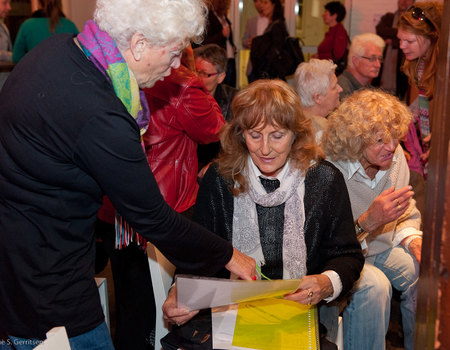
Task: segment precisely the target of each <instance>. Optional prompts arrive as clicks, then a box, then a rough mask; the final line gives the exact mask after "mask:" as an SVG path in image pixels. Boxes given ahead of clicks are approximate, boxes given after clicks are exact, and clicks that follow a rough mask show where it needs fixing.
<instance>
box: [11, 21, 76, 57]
mask: <svg viewBox="0 0 450 350" xmlns="http://www.w3.org/2000/svg"><path fill="white" fill-rule="evenodd" d="M60 33H72V34H78V29H77V27H76V26H75V24H74V23H73V22H72V21H71V20H69V19H67V18H64V17H61V18H60V19H59V23H58V24H57V25H56V29H55V34H60ZM51 36H52V34H51V33H50V21H49V19H48V18H30V19H27V20H26V21H25V22H23V23H22V25H21V26H20V29H19V33H18V34H17V38H16V42H15V43H14V51H13V56H12V59H13V61H14V62H19V61H20V60H21V59H22V57H23V56H25V54H26V53H27V52H29V51H31V49H33V48H34V47H35V46H37V45H38V44H39V43H40V42H41V41H44V40H45V39H47V38H49V37H51Z"/></svg>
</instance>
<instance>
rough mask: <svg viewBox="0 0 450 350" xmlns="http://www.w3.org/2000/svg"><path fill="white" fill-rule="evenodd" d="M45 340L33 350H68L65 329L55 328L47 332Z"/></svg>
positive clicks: (68, 345)
mask: <svg viewBox="0 0 450 350" xmlns="http://www.w3.org/2000/svg"><path fill="white" fill-rule="evenodd" d="M46 335H47V339H46V340H44V341H43V342H42V343H41V344H39V345H38V346H37V347H35V348H34V349H33V350H70V344H69V338H68V337H67V332H66V328H65V327H55V328H52V329H50V331H48V332H47V334H46Z"/></svg>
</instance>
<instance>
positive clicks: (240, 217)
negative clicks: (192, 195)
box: [163, 79, 364, 348]
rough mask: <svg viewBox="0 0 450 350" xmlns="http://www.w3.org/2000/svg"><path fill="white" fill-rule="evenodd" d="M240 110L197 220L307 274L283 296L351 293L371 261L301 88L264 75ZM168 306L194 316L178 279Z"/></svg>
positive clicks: (201, 196)
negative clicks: (183, 304)
mask: <svg viewBox="0 0 450 350" xmlns="http://www.w3.org/2000/svg"><path fill="white" fill-rule="evenodd" d="M233 113H234V118H233V119H232V121H231V122H230V123H228V124H226V126H225V127H224V129H223V132H222V133H221V142H222V146H223V152H222V153H221V154H220V156H219V158H218V160H217V162H216V163H213V164H212V165H211V166H210V167H209V169H208V171H207V172H206V174H205V177H204V179H203V181H202V184H201V186H200V190H199V193H198V197H197V203H196V206H195V212H194V221H196V222H198V223H199V224H200V225H202V226H203V227H205V228H208V229H210V230H212V231H214V232H215V233H216V234H217V235H219V236H221V237H222V238H224V239H226V240H228V241H230V242H232V243H233V246H234V247H236V248H237V249H239V250H240V251H242V252H246V253H247V254H249V255H250V256H252V257H254V258H255V260H256V263H257V265H258V266H259V267H260V269H261V272H262V274H263V275H265V276H267V277H268V278H271V279H292V278H301V279H302V283H301V284H300V286H299V288H298V289H297V291H296V292H295V293H292V294H288V295H286V296H285V297H284V298H285V299H289V300H295V301H297V302H299V303H301V304H304V305H306V304H308V303H310V304H313V305H316V304H318V303H319V302H321V301H322V300H325V301H331V300H335V299H338V298H340V297H342V296H344V295H345V294H346V293H347V291H349V290H350V289H351V288H352V286H353V283H354V282H355V281H356V280H357V279H358V277H359V273H360V270H361V268H362V266H363V263H364V261H363V257H362V254H361V249H360V245H359V243H358V241H357V239H356V235H355V234H354V228H353V219H352V215H351V207H350V202H349V198H348V192H347V190H346V187H345V182H344V179H343V177H342V174H341V173H340V172H339V171H338V170H337V169H336V168H335V167H334V166H332V165H331V164H330V163H328V162H327V161H325V160H323V159H322V152H321V150H320V148H318V147H317V144H316V142H315V135H314V133H313V131H312V129H311V127H310V121H309V120H308V119H307V118H306V117H305V116H304V114H303V112H302V107H301V104H300V100H299V98H298V96H297V95H296V93H295V91H294V90H293V89H292V88H291V87H290V86H289V85H288V84H287V83H285V82H283V81H281V80H279V79H275V80H265V79H261V80H257V81H255V82H253V83H252V84H250V85H248V86H247V87H245V88H244V89H243V90H241V91H240V92H239V93H238V94H237V95H236V97H235V99H234V101H233ZM178 272H179V273H182V271H181V270H177V273H178ZM216 276H220V277H222V278H229V277H230V274H229V273H227V272H226V271H221V272H220V273H219V274H217V275H216ZM260 278H262V277H261V276H260ZM163 311H164V313H165V315H166V317H168V318H169V320H170V321H171V322H172V323H177V324H182V325H183V324H185V323H186V322H187V321H188V320H189V319H190V318H191V317H192V315H188V316H186V315H185V313H183V311H184V310H183V309H177V308H176V288H173V289H172V290H171V291H170V293H169V297H168V299H167V300H166V302H165V304H164V306H163ZM193 320H195V318H194V319H193ZM336 322H337V318H336ZM184 327H185V328H184V329H186V328H189V327H190V324H189V323H187V324H186V325H185V326H184ZM186 333H188V332H186ZM188 334H189V337H190V334H191V333H188ZM321 348H322V347H321Z"/></svg>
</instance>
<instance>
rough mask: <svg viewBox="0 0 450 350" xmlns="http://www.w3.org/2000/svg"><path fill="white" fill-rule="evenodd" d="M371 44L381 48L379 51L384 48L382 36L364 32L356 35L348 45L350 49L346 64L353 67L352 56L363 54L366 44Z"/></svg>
mask: <svg viewBox="0 0 450 350" xmlns="http://www.w3.org/2000/svg"><path fill="white" fill-rule="evenodd" d="M370 44H373V45H375V46H378V47H379V48H380V49H381V52H383V50H384V46H385V45H386V44H385V43H384V40H383V38H382V37H380V36H378V35H376V34H373V33H364V34H360V35H356V36H355V37H354V38H353V41H352V44H351V45H350V49H349V51H348V62H347V63H348V65H349V66H350V67H353V59H352V57H353V56H357V57H361V56H364V52H365V51H366V48H367V46H369V45H370Z"/></svg>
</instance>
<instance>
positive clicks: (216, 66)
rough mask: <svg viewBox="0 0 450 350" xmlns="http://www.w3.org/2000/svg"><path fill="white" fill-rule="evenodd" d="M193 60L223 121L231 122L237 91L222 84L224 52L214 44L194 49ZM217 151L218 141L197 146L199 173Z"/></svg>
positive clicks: (225, 57)
mask: <svg viewBox="0 0 450 350" xmlns="http://www.w3.org/2000/svg"><path fill="white" fill-rule="evenodd" d="M194 59H195V68H196V70H197V75H198V77H199V78H200V80H201V81H203V83H204V84H205V86H206V88H207V89H208V91H209V93H210V94H211V95H213V96H214V99H215V100H216V102H217V103H218V104H219V107H220V109H221V111H222V115H223V117H224V118H225V121H227V122H229V121H231V119H232V118H233V112H232V110H231V102H232V101H233V98H234V96H235V95H236V93H237V92H238V90H237V89H235V88H234V87H231V86H229V85H227V84H225V83H223V81H224V78H225V72H226V68H227V55H226V52H225V50H224V49H222V48H221V47H219V46H218V45H216V44H208V45H204V46H200V47H198V48H196V49H194ZM219 151H220V142H219V141H217V142H212V143H209V144H199V145H198V148H197V157H198V170H199V171H201V169H202V168H204V167H205V166H206V165H207V164H209V163H210V162H211V161H212V160H213V159H214V158H215V157H216V156H217V155H218V154H219ZM204 171H206V169H204ZM204 171H203V172H201V173H200V174H199V177H200V178H202V177H203V174H204Z"/></svg>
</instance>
